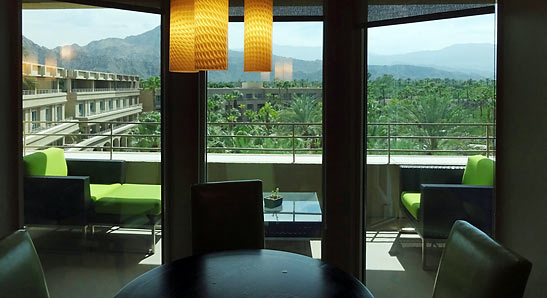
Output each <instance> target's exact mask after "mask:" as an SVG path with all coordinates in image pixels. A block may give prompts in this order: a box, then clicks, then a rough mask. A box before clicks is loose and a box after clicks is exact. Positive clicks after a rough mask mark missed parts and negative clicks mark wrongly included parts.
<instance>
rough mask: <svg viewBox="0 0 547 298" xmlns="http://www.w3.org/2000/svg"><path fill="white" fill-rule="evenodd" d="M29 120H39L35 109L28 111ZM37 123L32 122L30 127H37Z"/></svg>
mask: <svg viewBox="0 0 547 298" xmlns="http://www.w3.org/2000/svg"><path fill="white" fill-rule="evenodd" d="M30 121H39V119H38V111H37V110H32V111H31V112H30ZM39 125H40V124H39V123H32V129H37V128H38V126H39Z"/></svg>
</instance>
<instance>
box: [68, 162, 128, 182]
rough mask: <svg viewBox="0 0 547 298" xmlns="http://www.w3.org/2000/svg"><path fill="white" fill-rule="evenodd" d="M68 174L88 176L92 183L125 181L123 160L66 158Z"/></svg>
mask: <svg viewBox="0 0 547 298" xmlns="http://www.w3.org/2000/svg"><path fill="white" fill-rule="evenodd" d="M66 163H67V167H68V175H69V176H89V182H90V183H94V184H113V183H125V160H97V159H67V160H66Z"/></svg>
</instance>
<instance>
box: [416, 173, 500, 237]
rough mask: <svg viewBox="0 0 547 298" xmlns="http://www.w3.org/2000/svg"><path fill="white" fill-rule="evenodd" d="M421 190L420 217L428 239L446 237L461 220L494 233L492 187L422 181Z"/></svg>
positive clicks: (488, 232) (424, 233)
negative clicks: (456, 222) (426, 182)
mask: <svg viewBox="0 0 547 298" xmlns="http://www.w3.org/2000/svg"><path fill="white" fill-rule="evenodd" d="M421 193H422V197H421V202H420V213H419V215H418V218H419V221H420V222H421V223H420V224H421V228H422V232H423V236H424V237H425V238H447V237H448V234H449V233H450V229H451V228H452V225H453V224H454V222H455V221H456V220H458V219H463V220H466V221H468V222H469V223H471V224H472V225H474V226H476V227H477V228H479V229H481V230H482V231H484V232H485V233H487V234H489V235H491V234H492V225H493V217H492V193H493V188H492V186H478V185H462V184H422V191H421Z"/></svg>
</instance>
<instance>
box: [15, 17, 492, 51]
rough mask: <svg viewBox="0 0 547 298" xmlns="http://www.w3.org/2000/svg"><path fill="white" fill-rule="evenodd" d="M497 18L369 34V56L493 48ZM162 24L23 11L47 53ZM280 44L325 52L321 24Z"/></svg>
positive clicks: (234, 30) (290, 26) (239, 32)
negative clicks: (456, 47) (463, 46)
mask: <svg viewBox="0 0 547 298" xmlns="http://www.w3.org/2000/svg"><path fill="white" fill-rule="evenodd" d="M494 20H495V17H494V14H489V15H482V16H473V17H466V18H455V19H448V20H440V21H430V22H421V23H413V24H405V25H392V26H385V27H379V28H371V29H369V36H368V44H369V51H370V52H371V53H374V54H383V55H393V54H404V53H408V52H414V51H423V50H438V49H442V48H444V47H447V46H450V45H453V44H458V43H495V38H494V32H495V26H494V23H495V22H494ZM158 25H160V17H159V15H155V14H149V13H140V12H130V11H124V10H117V9H67V10H55V9H52V10H23V35H24V36H25V37H27V38H29V39H31V40H32V41H34V42H35V43H37V44H39V45H42V46H45V47H47V48H54V47H56V46H60V45H67V44H73V43H76V44H78V45H80V46H84V45H86V44H88V43H89V42H91V41H93V40H98V39H104V38H109V37H118V38H125V37H127V36H130V35H137V34H140V33H143V32H145V31H148V30H151V29H153V28H155V27H157V26H158ZM228 30H229V37H228V46H229V48H230V49H237V50H241V49H242V48H243V23H231V24H230V25H229V29H228ZM273 42H274V44H276V45H285V46H306V47H321V46H322V43H323V25H322V23H321V22H297V23H292V22H291V23H289V22H284V23H276V24H274V28H273Z"/></svg>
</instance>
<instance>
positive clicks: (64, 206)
mask: <svg viewBox="0 0 547 298" xmlns="http://www.w3.org/2000/svg"><path fill="white" fill-rule="evenodd" d="M24 199H25V204H24V206H25V207H24V209H25V224H62V225H86V224H87V221H88V216H89V214H90V213H91V212H92V211H93V210H92V208H93V207H92V201H91V196H90V190H89V177H87V176H29V177H25V180H24Z"/></svg>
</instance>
